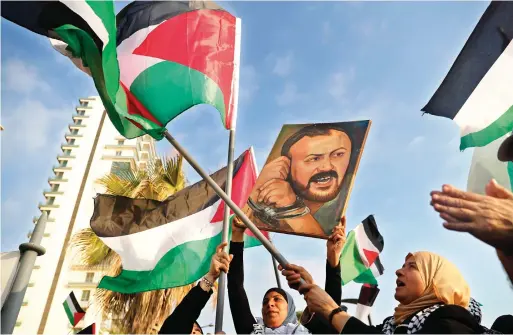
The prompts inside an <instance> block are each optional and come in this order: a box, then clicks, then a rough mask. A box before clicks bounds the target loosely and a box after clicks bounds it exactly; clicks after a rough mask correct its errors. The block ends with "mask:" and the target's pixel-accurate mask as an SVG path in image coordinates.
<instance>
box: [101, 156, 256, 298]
mask: <svg viewBox="0 0 513 335" xmlns="http://www.w3.org/2000/svg"><path fill="white" fill-rule="evenodd" d="M212 179H214V180H215V181H216V182H217V183H218V185H220V186H221V187H224V185H225V183H226V167H225V168H223V169H221V170H219V171H217V172H215V173H214V174H213V175H212ZM255 181H256V168H255V163H254V157H253V153H252V149H250V150H247V151H246V152H244V153H243V154H242V155H241V156H240V157H239V158H238V159H237V160H236V161H235V162H234V172H233V184H232V200H233V201H234V202H235V203H236V204H237V205H238V206H242V205H243V204H245V203H246V201H247V199H248V197H249V194H250V192H251V190H252V188H253V185H254V183H255ZM223 208H224V202H223V201H222V200H221V199H220V197H219V196H218V195H217V194H216V193H215V191H214V190H213V189H212V188H211V187H210V186H208V184H207V183H206V182H205V181H204V180H202V181H200V182H198V183H196V184H194V185H192V186H189V187H187V188H185V189H183V190H181V191H180V192H178V193H176V194H174V195H173V196H171V197H170V198H169V199H167V200H165V201H163V202H159V201H156V200H146V199H130V198H126V197H120V196H111V195H98V197H97V198H96V199H95V209H94V214H93V217H92V219H91V228H92V229H93V231H94V232H95V233H96V235H98V237H100V239H101V240H102V241H103V242H104V243H105V244H106V245H107V246H109V247H110V248H111V249H112V250H114V251H115V252H116V253H118V254H119V256H120V257H121V262H122V266H123V270H122V272H121V274H120V275H118V276H117V277H107V276H106V277H103V279H102V280H101V282H100V284H99V286H98V287H99V288H104V289H108V290H112V291H116V292H120V293H127V294H128V293H137V292H144V291H150V290H157V289H165V288H170V287H177V286H183V285H187V284H190V283H192V282H195V281H196V280H198V279H199V278H201V277H202V276H204V275H205V274H206V273H207V272H208V269H209V266H210V260H211V258H212V255H213V254H214V253H215V250H216V246H217V245H218V244H219V243H221V239H222V229H223V213H224V209H223Z"/></svg>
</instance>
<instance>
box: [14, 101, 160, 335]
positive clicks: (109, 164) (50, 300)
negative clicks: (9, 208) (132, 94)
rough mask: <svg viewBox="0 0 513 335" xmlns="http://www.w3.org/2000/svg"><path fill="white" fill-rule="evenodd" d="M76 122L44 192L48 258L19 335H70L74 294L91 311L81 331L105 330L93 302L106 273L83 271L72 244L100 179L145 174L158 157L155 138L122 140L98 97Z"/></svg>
mask: <svg viewBox="0 0 513 335" xmlns="http://www.w3.org/2000/svg"><path fill="white" fill-rule="evenodd" d="M72 120H73V122H71V123H70V124H69V126H68V128H69V132H67V133H66V134H65V136H64V137H65V141H64V143H62V145H61V149H62V153H61V154H59V155H58V156H57V164H56V165H55V166H54V167H53V172H54V173H53V175H52V176H51V177H50V178H48V184H49V188H48V189H46V190H44V191H43V195H44V197H45V201H44V202H41V203H40V204H39V209H40V210H41V212H43V211H46V212H47V213H48V217H49V220H48V222H47V225H46V230H45V232H44V237H43V241H42V245H43V246H44V247H45V248H46V254H45V255H44V256H41V257H38V258H37V261H36V263H35V266H34V270H33V271H32V275H31V278H30V282H29V287H28V289H27V292H26V294H25V299H24V302H23V307H22V308H21V311H20V314H19V316H18V320H17V323H16V327H15V330H14V334H42V333H44V334H69V333H70V332H71V331H72V329H71V325H70V323H69V321H68V319H67V317H66V314H65V311H64V308H63V305H62V303H63V302H64V300H65V299H66V297H67V296H68V295H69V293H70V292H71V291H73V292H74V293H75V296H76V297H77V300H78V301H79V303H80V304H81V305H82V307H83V308H84V309H87V308H89V310H88V313H87V314H86V318H85V319H84V320H82V321H81V322H80V323H79V324H78V325H77V328H81V327H86V326H88V325H89V324H90V323H92V322H95V321H96V322H97V325H96V328H97V329H98V330H100V326H101V325H100V324H98V321H101V316H100V315H99V313H98V312H97V311H96V309H95V308H94V301H93V298H94V290H95V288H96V286H97V285H98V282H99V280H100V279H101V273H100V270H101V269H98V268H91V267H87V266H83V265H80V260H79V258H78V257H77V256H76V251H75V250H73V248H70V245H69V244H70V243H69V242H70V238H71V236H72V235H73V234H74V233H76V232H77V231H79V230H81V229H83V228H87V227H89V222H90V219H91V216H92V214H93V209H94V201H93V199H94V197H95V195H96V194H97V193H102V192H103V191H104V189H103V187H102V186H100V185H99V184H98V183H97V180H98V179H99V178H100V177H102V176H104V175H106V174H108V173H109V172H112V171H116V170H119V169H125V168H127V167H132V168H134V167H136V166H137V167H139V168H144V167H145V166H146V164H147V161H148V160H149V159H150V158H152V157H153V156H155V142H154V140H153V139H152V138H151V137H149V136H142V137H139V138H137V139H132V140H128V139H126V138H124V137H122V136H121V135H119V132H118V131H117V130H116V129H115V128H114V126H113V125H112V123H111V122H110V120H109V118H108V116H107V114H106V112H105V110H104V108H103V105H102V103H101V100H100V98H99V97H89V98H83V99H80V106H78V107H76V113H73V115H72ZM37 219H38V217H34V222H37ZM98 330H97V333H98Z"/></svg>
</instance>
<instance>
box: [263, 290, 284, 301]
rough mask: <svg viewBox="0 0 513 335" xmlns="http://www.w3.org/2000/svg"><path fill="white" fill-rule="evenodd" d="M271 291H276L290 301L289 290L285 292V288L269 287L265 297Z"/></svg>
mask: <svg viewBox="0 0 513 335" xmlns="http://www.w3.org/2000/svg"><path fill="white" fill-rule="evenodd" d="M270 292H276V293H278V294H280V295H282V296H283V299H285V301H286V302H289V298H287V292H285V290H283V289H281V288H279V287H272V288H270V289H268V290H267V292H265V294H264V299H265V296H266V295H268V294H269V293H270ZM262 303H263V299H262Z"/></svg>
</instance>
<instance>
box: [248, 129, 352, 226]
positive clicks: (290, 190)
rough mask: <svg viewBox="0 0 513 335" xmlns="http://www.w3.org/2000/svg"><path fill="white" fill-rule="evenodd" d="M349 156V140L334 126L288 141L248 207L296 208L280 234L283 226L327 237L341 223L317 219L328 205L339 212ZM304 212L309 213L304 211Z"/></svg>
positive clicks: (301, 132)
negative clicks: (251, 205) (322, 208)
mask: <svg viewBox="0 0 513 335" xmlns="http://www.w3.org/2000/svg"><path fill="white" fill-rule="evenodd" d="M351 150H352V141H351V138H350V137H349V135H348V134H347V133H346V132H345V131H344V130H343V129H341V128H337V125H336V124H316V125H309V126H306V127H304V128H302V129H300V130H299V131H297V132H296V133H294V134H293V135H292V136H290V137H289V138H288V139H287V140H286V141H285V143H284V144H283V146H282V150H281V156H280V157H278V158H276V159H274V160H273V161H271V162H270V163H269V164H266V165H265V166H264V168H263V169H262V172H261V173H260V176H259V178H258V181H257V183H256V185H255V187H254V189H253V192H252V193H251V195H250V200H249V202H250V204H258V205H259V206H260V207H262V206H270V207H273V208H275V209H276V210H280V209H282V208H287V209H292V208H295V209H296V212H295V213H296V215H289V216H288V217H287V218H285V219H282V220H280V223H281V224H280V226H281V227H280V228H284V227H283V226H284V225H283V223H285V224H286V225H288V226H289V227H290V229H288V230H292V231H294V232H298V233H303V234H307V235H329V234H330V233H331V230H332V228H333V226H335V225H336V224H337V222H336V221H333V222H330V221H328V222H326V220H320V218H319V217H318V216H316V213H317V212H318V211H319V209H320V208H321V207H322V206H323V205H325V204H327V203H329V202H336V203H335V204H334V206H335V207H338V205H339V204H338V201H336V200H337V196H338V195H339V193H340V191H341V189H342V187H343V186H344V183H343V181H344V177H345V174H346V171H347V168H348V166H349V162H350V158H351ZM301 207H302V208H303V209H305V208H306V209H307V210H306V211H301ZM288 212H289V213H290V210H288ZM335 212H336V211H335ZM247 214H249V213H247ZM255 214H258V213H255ZM339 214H341V213H339ZM339 219H340V218H336V220H339ZM287 228H288V227H287Z"/></svg>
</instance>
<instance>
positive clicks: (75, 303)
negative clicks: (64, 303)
mask: <svg viewBox="0 0 513 335" xmlns="http://www.w3.org/2000/svg"><path fill="white" fill-rule="evenodd" d="M69 298H70V299H71V303H72V304H73V307H74V308H75V311H76V313H85V311H84V310H83V309H82V307H80V304H79V303H78V300H77V298H76V297H75V293H74V292H73V291H71V293H70V294H69Z"/></svg>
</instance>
